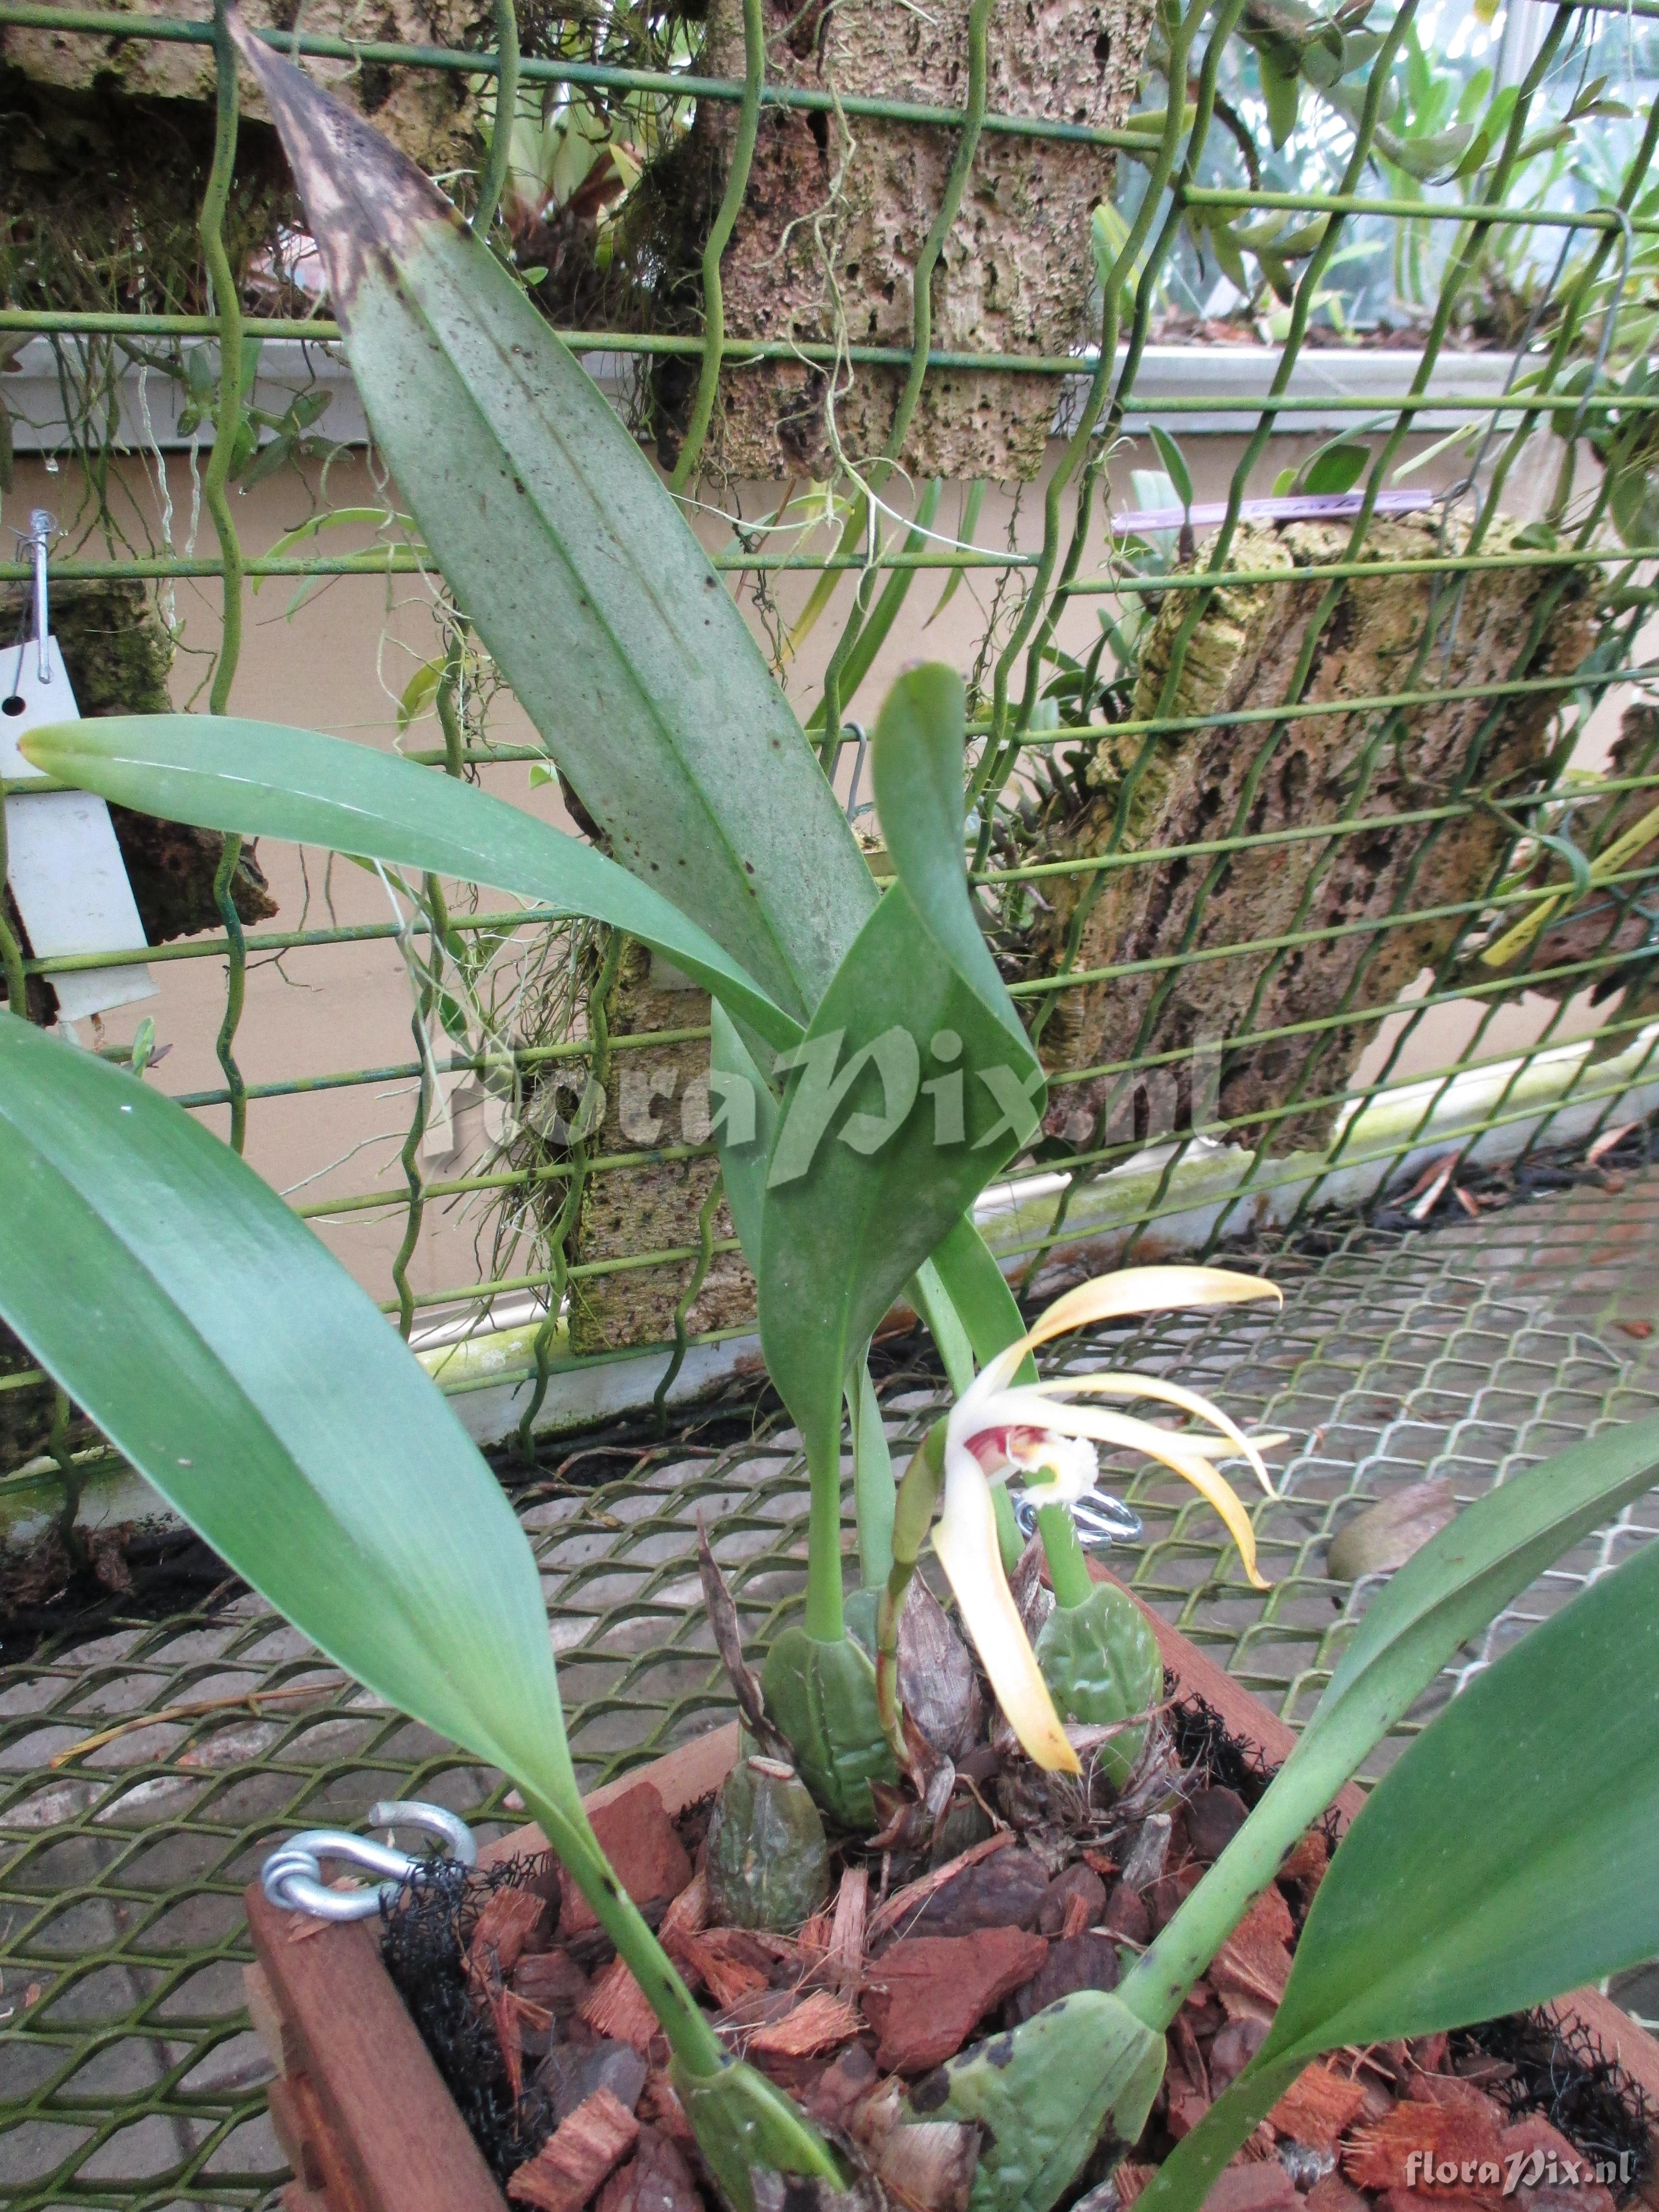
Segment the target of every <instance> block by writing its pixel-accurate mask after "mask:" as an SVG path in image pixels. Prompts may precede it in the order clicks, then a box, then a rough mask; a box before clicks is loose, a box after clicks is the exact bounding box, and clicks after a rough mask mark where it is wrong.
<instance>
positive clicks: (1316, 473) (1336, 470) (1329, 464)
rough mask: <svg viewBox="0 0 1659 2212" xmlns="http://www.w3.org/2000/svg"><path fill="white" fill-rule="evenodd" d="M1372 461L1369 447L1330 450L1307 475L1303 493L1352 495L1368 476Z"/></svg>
mask: <svg viewBox="0 0 1659 2212" xmlns="http://www.w3.org/2000/svg"><path fill="white" fill-rule="evenodd" d="M1370 458H1371V455H1370V447H1369V446H1361V445H1358V444H1354V443H1346V444H1343V445H1340V446H1328V447H1326V448H1325V450H1324V452H1323V453H1319V454H1316V456H1315V458H1314V459H1313V460H1311V461H1310V463H1309V465H1308V466H1307V468H1306V470H1305V471H1304V473H1303V478H1302V489H1303V490H1304V491H1305V492H1312V493H1315V494H1322V493H1328V492H1343V491H1352V489H1353V487H1354V485H1355V484H1357V483H1358V481H1359V479H1360V477H1363V476H1364V473H1365V471H1366V468H1367V466H1368V465H1369V464H1370Z"/></svg>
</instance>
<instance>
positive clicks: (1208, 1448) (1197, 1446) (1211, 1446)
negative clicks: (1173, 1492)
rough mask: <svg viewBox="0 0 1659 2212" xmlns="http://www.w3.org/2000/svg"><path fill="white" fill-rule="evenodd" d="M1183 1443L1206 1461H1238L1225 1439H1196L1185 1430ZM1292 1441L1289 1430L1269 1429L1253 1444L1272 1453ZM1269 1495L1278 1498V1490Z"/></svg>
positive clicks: (1253, 1439)
mask: <svg viewBox="0 0 1659 2212" xmlns="http://www.w3.org/2000/svg"><path fill="white" fill-rule="evenodd" d="M1181 1441H1182V1443H1184V1444H1185V1445H1186V1447H1187V1449H1188V1451H1195V1452H1202V1453H1203V1455H1204V1456H1205V1458H1206V1459H1236V1458H1237V1456H1238V1455H1237V1452H1236V1451H1235V1450H1234V1449H1233V1447H1232V1445H1231V1443H1230V1442H1229V1441H1228V1439H1227V1438H1226V1437H1195V1436H1194V1435H1193V1434H1192V1433H1191V1431H1186V1430H1183V1431H1182V1438H1181ZM1290 1441H1291V1432H1290V1431H1289V1430H1288V1429H1269V1430H1267V1431H1266V1433H1265V1434H1264V1435H1261V1436H1259V1437H1252V1439H1251V1442H1252V1443H1255V1444H1257V1445H1259V1446H1260V1447H1261V1449H1262V1450H1263V1451H1272V1450H1273V1449H1275V1448H1276V1447H1277V1446H1278V1445H1279V1444H1287V1443H1290ZM1267 1495H1268V1496H1269V1497H1270V1498H1277V1497H1278V1496H1279V1492H1278V1491H1276V1490H1270V1491H1269V1492H1267Z"/></svg>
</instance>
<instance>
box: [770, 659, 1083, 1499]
mask: <svg viewBox="0 0 1659 2212" xmlns="http://www.w3.org/2000/svg"><path fill="white" fill-rule="evenodd" d="M963 731H964V702H963V688H962V684H961V680H960V678H958V677H957V676H956V675H955V674H954V673H953V672H952V671H950V670H948V669H945V668H942V667H938V666H932V667H926V668H921V669H914V670H912V671H910V672H909V673H908V674H907V675H905V676H903V677H902V678H900V680H899V682H898V683H897V684H896V685H895V686H894V688H893V690H892V692H891V693H890V696H889V697H888V700H887V703H886V705H885V706H884V708H883V709H882V713H881V717H880V720H878V723H877V725H876V730H875V736H874V741H873V744H872V765H873V770H874V781H875V790H876V799H877V805H878V807H879V809H880V814H881V820H882V823H883V826H884V830H885V832H886V836H887V839H888V849H889V851H890V853H891V854H892V856H893V860H894V864H895V866H896V869H897V871H898V881H897V882H896V884H894V885H893V887H892V888H891V889H890V890H889V891H888V893H887V895H886V896H885V897H884V899H883V901H882V902H881V904H880V906H879V907H878V908H877V909H876V911H875V913H874V914H873V915H872V916H871V918H870V920H869V921H868V922H867V923H866V925H865V927H864V929H863V930H862V932H861V933H860V936H859V939H858V941H857V943H856V944H855V945H854V947H853V949H852V951H850V952H849V953H848V956H847V958H846V960H845V961H844V962H843V963H842V967H841V969H839V970H838V971H837V974H836V979H835V981H834V982H832V983H831V985H830V987H829V990H828V991H827V992H826V993H825V994H824V996H823V1000H821V1001H820V1003H819V1005H818V1006H817V1011H816V1012H815V1013H814V1015H813V1017H812V1019H811V1023H810V1024H809V1025H808V1028H807V1031H806V1035H805V1038H804V1039H803V1040H802V1042H801V1043H800V1044H799V1046H797V1047H796V1048H794V1050H793V1054H788V1055H786V1057H787V1060H789V1061H790V1063H791V1068H792V1072H791V1080H790V1086H789V1089H788V1091H787V1094H786V1097H785V1100H784V1106H783V1111H782V1115H781V1119H780V1121H779V1123H778V1127H777V1133H776V1135H775V1139H774V1141H773V1144H772V1147H771V1152H770V1155H769V1160H768V1165H767V1177H766V1194H765V1203H764V1206H763V1215H762V1241H761V1267H760V1283H761V1324H762V1341H763V1346H764V1348H765V1352H766V1360H767V1366H768V1368H769V1371H770V1373H771V1376H772V1379H773V1381H774V1382H775V1383H776V1384H777V1386H778V1389H780V1391H781V1393H782V1395H783V1398H784V1401H785V1402H786V1404H787V1406H788V1407H789V1409H790V1411H791V1413H793V1415H794V1417H795V1419H796V1420H797V1421H798V1422H799V1425H800V1427H801V1432H802V1437H803V1440H804V1442H805V1448H806V1453H807V1459H808V1464H809V1466H810V1467H811V1468H812V1470H813V1472H814V1474H815V1475H816V1474H820V1473H821V1471H822V1470H823V1469H825V1468H829V1467H833V1466H834V1465H835V1464H836V1461H837V1457H838V1453H839V1444H840V1435H841V1407H842V1389H843V1387H844V1385H845V1383H846V1381H847V1378H848V1369H849V1365H850V1364H851V1361H852V1359H853V1357H854V1353H855V1352H857V1351H858V1350H859V1349H860V1347H861V1346H863V1345H864V1344H865V1343H866V1342H867V1341H868V1340H869V1338H870V1336H871V1335H872V1333H873V1332H874V1329H875V1328H876V1325H877V1323H878V1322H879V1321H880V1319H881V1317H882V1316H883V1315H884V1313H885V1311H886V1310H887V1308H888V1306H889V1304H890V1303H891V1301H892V1299H893V1298H894V1297H896V1295H897V1294H898V1293H899V1291H901V1290H902V1288H903V1286H904V1285H905V1284H906V1283H907V1282H908V1280H909V1279H910V1277H911V1276H912V1275H913V1274H914V1273H915V1271H916V1269H917V1267H919V1266H920V1265H921V1262H922V1261H924V1260H926V1259H927V1257H928V1255H929V1254H930V1253H932V1252H933V1249H934V1248H935V1247H936V1246H937V1245H939V1243H941V1241H942V1240H944V1239H945V1237H946V1236H947V1234H948V1233H949V1232H950V1231H951V1229H952V1228H953V1226H954V1225H955V1224H956V1223H957V1220H958V1218H960V1216H961V1215H962V1214H963V1212H964V1210H965V1209H966V1208H967V1207H968V1206H970V1205H971V1204H972V1202H973V1200H974V1198H975V1195H976V1194H977V1193H978V1192H979V1191H980V1190H981V1189H982V1188H983V1187H984V1186H985V1184H986V1183H987V1182H990V1181H991V1179H992V1178H993V1176H995V1175H997V1174H998V1173H1000V1171H1001V1170H1002V1169H1004V1168H1005V1167H1006V1165H1007V1164H1008V1162H1009V1161H1010V1160H1011V1159H1012V1158H1013V1157H1014V1155H1015V1154H1016V1153H1017V1152H1018V1151H1019V1150H1020V1148H1021V1147H1022V1146H1024V1144H1025V1143H1027V1142H1029V1140H1030V1137H1031V1134H1032V1133H1033V1131H1034V1129H1035V1128H1036V1124H1037V1121H1038V1118H1039V1116H1040V1114H1041V1110H1042V1071H1041V1068H1040V1066H1038V1063H1037V1061H1036V1057H1035V1055H1034V1054H1033V1053H1032V1051H1031V1048H1030V1044H1029V1042H1027V1040H1026V1036H1025V1033H1024V1030H1023V1029H1022V1028H1021V1027H1020V1024H1019V1019H1018V1016H1017V1015H1016V1013H1015V1012H1014V1010H1013V1006H1012V1002H1011V1001H1010V1000H1009V998H1008V994H1007V992H1006V989H1005V988H1004V987H1003V983H1002V980H1001V978H1000V975H998V973H997V969H996V965H995V963H994V961H993V960H992V958H991V956H990V953H989V951H987V948H986V945H985V941H984V939H983V938H982V937H981V934H980V932H979V927H978V924H977V922H976V921H975V918H974V913H973V908H972V906H971V904H970V903H969V896H968V887H967V879H966V873H965V870H964V867H963V842H962V761H963ZM924 1074H926V1076H927V1082H926V1083H924V1081H923V1077H924ZM872 1109H878V1110H875V1111H872Z"/></svg>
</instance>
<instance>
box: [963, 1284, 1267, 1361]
mask: <svg viewBox="0 0 1659 2212" xmlns="http://www.w3.org/2000/svg"><path fill="white" fill-rule="evenodd" d="M1250 1298H1277V1299H1278V1300H1279V1304H1281V1305H1282V1304H1284V1301H1285V1293H1284V1292H1283V1291H1281V1290H1280V1289H1279V1285H1278V1284H1277V1283H1269V1282H1266V1281H1264V1280H1263V1279H1262V1278H1261V1276H1260V1275H1240V1274H1236V1273H1234V1272H1233V1270H1232V1269H1231V1267H1120V1268H1119V1269H1118V1270H1117V1272H1116V1273H1115V1274H1111V1275H1097V1276H1096V1277H1095V1278H1094V1279H1093V1280H1092V1281H1091V1282H1087V1283H1079V1285H1078V1286H1077V1288H1076V1289H1075V1290H1072V1291H1066V1294H1065V1296H1064V1297H1058V1298H1056V1299H1055V1300H1054V1304H1053V1305H1051V1306H1049V1307H1048V1309H1047V1310H1045V1311H1044V1312H1042V1313H1040V1314H1039V1315H1038V1316H1037V1317H1036V1321H1035V1322H1033V1323H1032V1325H1031V1327H1030V1329H1028V1330H1027V1332H1026V1334H1024V1336H1022V1337H1021V1338H1020V1340H1019V1342H1018V1345H1010V1346H1009V1347H1008V1351H1007V1352H1000V1353H999V1354H998V1358H999V1359H1006V1358H1008V1356H1009V1354H1010V1353H1015V1354H1017V1355H1018V1358H1024V1355H1025V1354H1026V1353H1027V1352H1029V1351H1030V1349H1031V1347H1032V1346H1034V1345H1038V1344H1047V1343H1048V1340H1049V1338H1050V1337H1054V1336H1064V1335H1065V1334H1066V1332H1067V1331H1068V1330H1070V1329H1073V1328H1085V1327H1086V1326H1087V1325H1088V1323H1089V1322H1097V1321H1122V1320H1126V1319H1127V1317H1128V1316H1130V1315H1131V1314H1149V1313H1169V1312H1173V1311H1175V1310H1178V1309H1179V1308H1180V1307H1182V1306H1225V1305H1237V1304H1243V1303H1244V1302H1245V1301H1246V1300H1248V1299H1250ZM1009 1371H1010V1372H1011V1373H1012V1369H1011V1370H1009Z"/></svg>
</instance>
